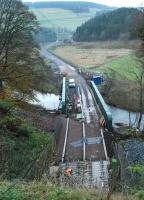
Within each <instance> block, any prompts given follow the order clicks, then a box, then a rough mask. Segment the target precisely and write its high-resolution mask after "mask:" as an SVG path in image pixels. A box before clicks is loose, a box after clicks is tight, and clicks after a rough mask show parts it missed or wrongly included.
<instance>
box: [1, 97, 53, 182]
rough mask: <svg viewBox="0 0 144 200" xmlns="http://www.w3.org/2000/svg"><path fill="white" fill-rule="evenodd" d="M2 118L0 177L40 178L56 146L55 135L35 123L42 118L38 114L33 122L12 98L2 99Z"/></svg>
mask: <svg viewBox="0 0 144 200" xmlns="http://www.w3.org/2000/svg"><path fill="white" fill-rule="evenodd" d="M0 119H1V120H0V157H1V165H0V174H1V177H2V178H3V179H8V180H9V179H10V180H12V179H15V178H20V179H34V178H36V179H39V178H41V177H42V175H43V173H44V172H45V171H46V170H47V167H48V164H49V161H50V156H51V152H52V151H53V148H54V146H53V137H52V135H50V134H49V132H47V131H44V127H43V128H39V127H38V126H36V125H34V124H38V122H39V120H40V119H38V116H37V115H36V114H35V115H34V120H35V123H33V122H32V120H30V118H29V117H28V115H27V116H26V117H25V116H22V115H21V112H20V110H19V109H18V108H16V107H15V105H14V104H13V103H12V102H11V101H10V100H0ZM37 120H38V121H37ZM36 121H37V122H36Z"/></svg>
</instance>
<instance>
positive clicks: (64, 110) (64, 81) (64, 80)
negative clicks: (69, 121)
mask: <svg viewBox="0 0 144 200" xmlns="http://www.w3.org/2000/svg"><path fill="white" fill-rule="evenodd" d="M61 103H62V112H63V113H65V112H66V77H63V84H62V101H61Z"/></svg>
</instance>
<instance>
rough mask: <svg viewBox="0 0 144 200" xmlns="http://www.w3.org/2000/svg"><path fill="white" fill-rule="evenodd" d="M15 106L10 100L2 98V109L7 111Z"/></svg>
mask: <svg viewBox="0 0 144 200" xmlns="http://www.w3.org/2000/svg"><path fill="white" fill-rule="evenodd" d="M13 108H14V104H13V103H12V102H11V101H10V100H0V111H1V112H2V113H7V112H9V111H11V110H12V109H13Z"/></svg>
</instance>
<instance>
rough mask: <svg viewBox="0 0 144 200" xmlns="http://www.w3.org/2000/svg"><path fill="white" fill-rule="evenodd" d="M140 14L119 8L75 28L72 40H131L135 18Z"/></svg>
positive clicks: (132, 10)
mask: <svg viewBox="0 0 144 200" xmlns="http://www.w3.org/2000/svg"><path fill="white" fill-rule="evenodd" d="M140 13H141V11H140V10H138V9H136V8H119V9H117V10H114V11H112V12H109V13H105V14H102V15H100V16H95V17H94V18H92V19H90V20H88V21H87V22H85V23H84V24H83V25H81V26H80V27H78V28H77V30H76V32H75V33H74V35H73V39H74V40H75V41H97V40H102V41H103V40H116V39H132V38H133V37H132V34H130V33H131V31H132V29H133V27H134V26H135V24H134V22H135V18H136V17H137V16H138V15H139V14H140ZM134 37H136V35H135V36H134Z"/></svg>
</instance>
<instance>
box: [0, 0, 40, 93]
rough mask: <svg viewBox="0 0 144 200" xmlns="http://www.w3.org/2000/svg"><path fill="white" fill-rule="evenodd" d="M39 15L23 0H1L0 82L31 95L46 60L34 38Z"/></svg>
mask: <svg viewBox="0 0 144 200" xmlns="http://www.w3.org/2000/svg"><path fill="white" fill-rule="evenodd" d="M37 28H38V23H37V20H36V17H35V16H34V15H33V14H32V13H31V12H30V11H29V10H28V8H27V7H26V6H24V5H23V4H22V2H21V1H20V0H0V81H1V86H2V82H3V81H4V82H5V83H6V84H7V83H8V85H9V86H11V87H12V88H13V89H16V90H18V91H22V92H24V93H28V94H32V92H33V89H35V88H36V85H37V84H35V83H36V80H38V78H39V77H42V76H43V78H44V71H43V70H42V65H43V61H42V59H40V58H39V52H38V50H37V48H36V45H35V43H34V40H33V34H34V32H35V31H36V30H37Z"/></svg>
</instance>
